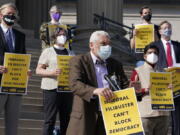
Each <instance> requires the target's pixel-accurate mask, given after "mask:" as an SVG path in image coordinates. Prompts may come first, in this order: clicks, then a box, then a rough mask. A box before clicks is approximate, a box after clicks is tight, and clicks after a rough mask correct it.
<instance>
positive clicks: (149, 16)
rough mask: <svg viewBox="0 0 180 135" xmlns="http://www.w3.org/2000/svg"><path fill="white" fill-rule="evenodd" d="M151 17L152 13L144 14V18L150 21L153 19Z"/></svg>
mask: <svg viewBox="0 0 180 135" xmlns="http://www.w3.org/2000/svg"><path fill="white" fill-rule="evenodd" d="M151 17H152V15H151V14H147V15H145V16H143V19H144V20H146V21H148V22H149V21H150V20H151Z"/></svg>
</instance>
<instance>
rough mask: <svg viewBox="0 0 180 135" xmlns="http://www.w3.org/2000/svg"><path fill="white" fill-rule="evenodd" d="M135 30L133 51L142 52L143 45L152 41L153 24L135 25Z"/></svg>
mask: <svg viewBox="0 0 180 135" xmlns="http://www.w3.org/2000/svg"><path fill="white" fill-rule="evenodd" d="M135 30H136V32H137V34H136V36H135V52H136V53H143V52H144V48H145V46H146V45H148V44H149V43H151V42H153V41H154V25H153V24H148V25H145V24H139V25H135Z"/></svg>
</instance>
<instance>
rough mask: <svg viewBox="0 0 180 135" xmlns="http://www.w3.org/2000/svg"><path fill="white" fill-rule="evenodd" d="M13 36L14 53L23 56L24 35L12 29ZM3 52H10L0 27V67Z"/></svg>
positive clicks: (24, 51) (2, 61)
mask: <svg viewBox="0 0 180 135" xmlns="http://www.w3.org/2000/svg"><path fill="white" fill-rule="evenodd" d="M12 31H13V34H14V40H15V49H14V53H20V54H25V53H26V49H25V34H23V33H22V32H20V31H18V30H16V29H12ZM5 52H10V51H9V48H8V45H7V42H6V39H5V36H4V33H3V30H2V28H1V26H0V65H3V63H4V54H5ZM0 80H1V75H0Z"/></svg>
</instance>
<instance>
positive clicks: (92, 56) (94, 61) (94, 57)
mask: <svg viewBox="0 0 180 135" xmlns="http://www.w3.org/2000/svg"><path fill="white" fill-rule="evenodd" d="M90 54H91V58H92V60H93V63H94V64H95V63H96V60H99V59H98V58H97V57H96V56H95V55H94V54H93V53H92V51H90Z"/></svg>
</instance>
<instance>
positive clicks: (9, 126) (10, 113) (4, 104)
mask: <svg viewBox="0 0 180 135" xmlns="http://www.w3.org/2000/svg"><path fill="white" fill-rule="evenodd" d="M21 100H22V96H21V95H7V94H0V113H2V112H3V110H4V118H5V135H18V134H17V127H18V119H19V112H20V107H21Z"/></svg>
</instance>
